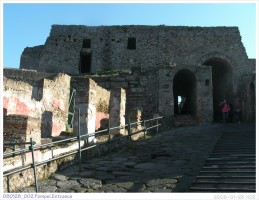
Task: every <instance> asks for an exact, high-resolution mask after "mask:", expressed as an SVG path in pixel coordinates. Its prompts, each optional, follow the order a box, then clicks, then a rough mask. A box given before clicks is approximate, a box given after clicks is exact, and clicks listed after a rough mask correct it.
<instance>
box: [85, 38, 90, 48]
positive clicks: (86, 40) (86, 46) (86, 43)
mask: <svg viewBox="0 0 259 200" xmlns="http://www.w3.org/2000/svg"><path fill="white" fill-rule="evenodd" d="M83 48H91V39H83Z"/></svg>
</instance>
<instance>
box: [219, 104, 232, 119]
mask: <svg viewBox="0 0 259 200" xmlns="http://www.w3.org/2000/svg"><path fill="white" fill-rule="evenodd" d="M219 106H220V107H221V112H222V118H223V122H224V123H227V121H228V114H229V111H230V106H229V104H228V103H227V101H226V99H224V101H223V102H220V103H219Z"/></svg>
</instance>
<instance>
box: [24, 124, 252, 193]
mask: <svg viewBox="0 0 259 200" xmlns="http://www.w3.org/2000/svg"><path fill="white" fill-rule="evenodd" d="M245 126H247V125H242V124H226V125H224V124H214V125H204V126H193V127H179V128H174V129H171V130H170V131H165V132H162V133H159V134H157V135H156V136H154V137H152V138H150V139H147V140H145V141H144V140H142V141H136V142H132V143H129V144H128V145H126V146H124V147H122V148H121V149H120V150H118V151H116V152H113V154H112V158H111V159H110V158H109V156H102V157H99V158H93V159H91V160H88V161H85V162H84V163H83V164H82V172H79V170H78V166H76V165H74V166H72V167H69V168H67V169H65V170H63V171H60V172H57V173H56V174H54V175H53V176H52V177H50V179H49V180H44V181H39V192H53V193H54V192H55V193H57V192H67V193H74V192H78V193H85V192H98V193H99V192H188V190H189V187H190V185H191V184H192V182H193V181H194V180H195V177H196V176H197V175H198V174H199V171H200V169H201V168H202V166H203V164H204V161H205V160H206V158H207V157H208V156H209V154H210V151H211V150H212V149H213V147H214V145H215V144H216V142H217V140H218V138H219V137H220V135H221V132H222V131H223V130H226V129H239V128H240V127H241V128H242V127H243V128H245ZM19 192H35V190H34V187H33V186H30V187H27V188H24V189H22V190H21V191H19Z"/></svg>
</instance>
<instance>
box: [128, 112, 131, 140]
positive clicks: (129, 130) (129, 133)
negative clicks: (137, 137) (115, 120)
mask: <svg viewBox="0 0 259 200" xmlns="http://www.w3.org/2000/svg"><path fill="white" fill-rule="evenodd" d="M128 136H129V139H131V124H130V117H129V126H128Z"/></svg>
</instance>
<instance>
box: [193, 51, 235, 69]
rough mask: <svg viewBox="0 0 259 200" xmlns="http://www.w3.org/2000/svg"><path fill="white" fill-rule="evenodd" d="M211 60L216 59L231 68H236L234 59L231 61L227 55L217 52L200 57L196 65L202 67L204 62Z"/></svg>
mask: <svg viewBox="0 0 259 200" xmlns="http://www.w3.org/2000/svg"><path fill="white" fill-rule="evenodd" d="M212 58H217V59H221V60H224V61H225V62H227V63H228V64H229V65H230V66H231V67H232V68H233V67H234V66H236V62H235V60H234V59H232V58H231V57H229V56H228V55H226V54H223V53H220V52H218V51H214V52H210V53H208V54H205V55H203V56H202V57H200V58H199V59H198V60H197V64H199V65H203V63H204V62H206V61H207V60H209V59H212Z"/></svg>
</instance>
